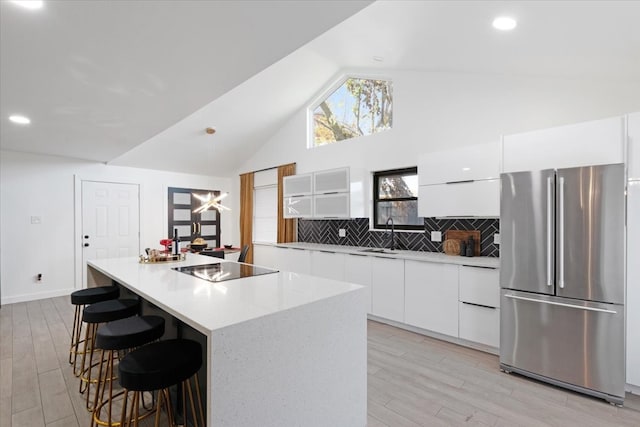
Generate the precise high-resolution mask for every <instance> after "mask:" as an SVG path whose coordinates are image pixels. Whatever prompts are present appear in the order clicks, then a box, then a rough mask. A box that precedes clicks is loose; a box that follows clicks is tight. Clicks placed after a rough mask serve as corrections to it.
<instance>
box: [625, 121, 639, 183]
mask: <svg viewBox="0 0 640 427" xmlns="http://www.w3.org/2000/svg"><path fill="white" fill-rule="evenodd" d="M627 131H628V138H629V139H628V143H629V148H628V150H629V155H628V157H627V158H628V162H629V180H640V112H639V113H633V114H629V115H628V116H627Z"/></svg>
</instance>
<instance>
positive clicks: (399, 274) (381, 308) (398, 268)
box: [371, 257, 405, 322]
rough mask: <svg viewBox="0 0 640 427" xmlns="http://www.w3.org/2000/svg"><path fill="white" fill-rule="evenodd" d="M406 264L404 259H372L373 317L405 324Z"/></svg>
mask: <svg viewBox="0 0 640 427" xmlns="http://www.w3.org/2000/svg"><path fill="white" fill-rule="evenodd" d="M404 264H405V261H404V260H402V259H392V258H382V257H371V292H372V301H371V308H372V314H373V315H375V316H380V317H383V318H385V319H389V320H395V321H396V322H404V297H405V295H404Z"/></svg>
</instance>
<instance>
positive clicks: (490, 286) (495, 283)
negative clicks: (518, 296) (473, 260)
mask: <svg viewBox="0 0 640 427" xmlns="http://www.w3.org/2000/svg"><path fill="white" fill-rule="evenodd" d="M460 301H463V302H470V303H473V304H480V305H486V306H489V307H500V279H499V272H498V270H497V269H493V268H480V267H469V266H466V265H462V266H460Z"/></svg>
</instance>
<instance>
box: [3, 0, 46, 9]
mask: <svg viewBox="0 0 640 427" xmlns="http://www.w3.org/2000/svg"><path fill="white" fill-rule="evenodd" d="M11 2H12V3H15V4H17V5H18V6H20V7H24V8H25V9H30V10H36V9H42V6H44V1H42V0H11Z"/></svg>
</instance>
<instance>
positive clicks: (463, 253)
mask: <svg viewBox="0 0 640 427" xmlns="http://www.w3.org/2000/svg"><path fill="white" fill-rule="evenodd" d="M459 255H460V256H467V243H466V242H465V241H464V240H460V254H459Z"/></svg>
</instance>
